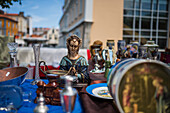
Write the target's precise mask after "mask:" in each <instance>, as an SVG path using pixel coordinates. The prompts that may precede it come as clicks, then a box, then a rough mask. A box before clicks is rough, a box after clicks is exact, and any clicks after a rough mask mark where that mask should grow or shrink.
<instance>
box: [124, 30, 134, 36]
mask: <svg viewBox="0 0 170 113" xmlns="http://www.w3.org/2000/svg"><path fill="white" fill-rule="evenodd" d="M123 35H133V31H132V30H123Z"/></svg>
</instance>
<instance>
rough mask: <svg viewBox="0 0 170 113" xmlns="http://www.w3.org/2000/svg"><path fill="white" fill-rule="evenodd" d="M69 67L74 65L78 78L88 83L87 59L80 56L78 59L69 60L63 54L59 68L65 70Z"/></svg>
mask: <svg viewBox="0 0 170 113" xmlns="http://www.w3.org/2000/svg"><path fill="white" fill-rule="evenodd" d="M71 67H74V68H75V69H76V71H77V72H78V75H77V76H78V80H79V82H81V83H89V82H90V78H89V73H88V63H87V60H86V59H85V58H84V57H83V56H80V57H79V58H78V59H75V60H71V59H69V58H68V57H67V56H64V57H63V58H62V60H61V62H60V69H61V70H67V71H69V69H70V68H71Z"/></svg>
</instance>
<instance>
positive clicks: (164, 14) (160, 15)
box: [159, 12, 168, 17]
mask: <svg viewBox="0 0 170 113" xmlns="http://www.w3.org/2000/svg"><path fill="white" fill-rule="evenodd" d="M159 17H168V13H164V12H159Z"/></svg>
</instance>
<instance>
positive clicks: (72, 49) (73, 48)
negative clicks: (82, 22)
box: [67, 35, 81, 54]
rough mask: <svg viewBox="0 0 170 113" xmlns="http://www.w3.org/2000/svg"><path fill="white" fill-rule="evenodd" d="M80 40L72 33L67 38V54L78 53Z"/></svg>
mask: <svg viewBox="0 0 170 113" xmlns="http://www.w3.org/2000/svg"><path fill="white" fill-rule="evenodd" d="M80 45H81V40H80V38H79V37H78V36H77V35H72V36H70V37H69V38H68V39H67V49H68V54H78V52H79V48H80Z"/></svg>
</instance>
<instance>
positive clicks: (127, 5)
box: [124, 0, 134, 8]
mask: <svg viewBox="0 0 170 113" xmlns="http://www.w3.org/2000/svg"><path fill="white" fill-rule="evenodd" d="M133 3H134V2H133V0H124V8H133Z"/></svg>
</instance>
